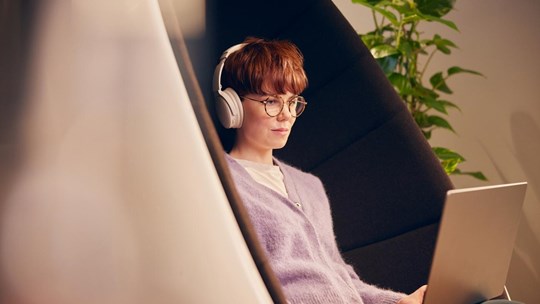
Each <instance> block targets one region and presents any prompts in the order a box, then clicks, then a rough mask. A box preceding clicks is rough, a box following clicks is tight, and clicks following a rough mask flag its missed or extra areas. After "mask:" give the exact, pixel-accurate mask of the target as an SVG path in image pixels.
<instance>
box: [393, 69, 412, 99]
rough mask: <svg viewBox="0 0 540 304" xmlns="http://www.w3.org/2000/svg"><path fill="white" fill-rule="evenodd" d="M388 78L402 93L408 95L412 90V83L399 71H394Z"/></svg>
mask: <svg viewBox="0 0 540 304" xmlns="http://www.w3.org/2000/svg"><path fill="white" fill-rule="evenodd" d="M388 80H390V82H391V83H392V85H393V86H394V88H396V90H397V91H398V92H399V93H400V95H408V94H410V92H411V91H412V89H411V83H410V82H409V80H408V79H407V77H406V76H404V75H401V74H399V73H392V74H390V75H389V76H388Z"/></svg>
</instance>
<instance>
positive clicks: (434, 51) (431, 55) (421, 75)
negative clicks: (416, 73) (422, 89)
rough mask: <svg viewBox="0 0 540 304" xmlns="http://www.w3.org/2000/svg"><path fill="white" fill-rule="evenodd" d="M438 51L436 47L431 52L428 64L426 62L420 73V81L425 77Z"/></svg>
mask: <svg viewBox="0 0 540 304" xmlns="http://www.w3.org/2000/svg"><path fill="white" fill-rule="evenodd" d="M436 52H437V49H436V48H435V49H434V50H433V51H432V52H431V54H429V57H428V59H427V60H426V64H424V68H423V69H422V72H421V73H420V77H419V79H420V81H422V78H424V73H425V72H426V69H427V67H428V65H429V63H430V62H431V59H432V58H433V55H435V53H436Z"/></svg>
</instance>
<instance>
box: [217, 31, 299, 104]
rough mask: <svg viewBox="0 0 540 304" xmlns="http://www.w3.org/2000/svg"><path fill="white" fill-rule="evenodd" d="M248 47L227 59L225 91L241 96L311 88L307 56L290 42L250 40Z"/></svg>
mask: <svg viewBox="0 0 540 304" xmlns="http://www.w3.org/2000/svg"><path fill="white" fill-rule="evenodd" d="M244 43H246V45H245V46H244V47H242V48H241V49H240V50H238V51H236V52H234V53H232V54H230V55H229V57H227V60H226V61H225V66H224V67H223V73H222V84H223V87H224V88H228V87H230V88H233V89H234V90H235V91H236V92H237V93H238V95H246V94H257V95H274V94H285V93H287V92H290V93H292V94H297V95H298V94H300V93H302V91H304V89H305V88H306V87H307V84H308V80H307V76H306V72H305V71H304V67H303V65H304V56H303V55H302V53H301V52H300V50H299V49H298V47H297V46H296V45H294V44H293V43H291V42H289V41H286V40H265V39H261V38H254V37H249V38H247V39H246V40H245V41H244Z"/></svg>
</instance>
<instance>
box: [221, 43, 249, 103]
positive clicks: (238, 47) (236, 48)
mask: <svg viewBox="0 0 540 304" xmlns="http://www.w3.org/2000/svg"><path fill="white" fill-rule="evenodd" d="M246 44H247V43H240V44H237V45H233V46H231V47H230V48H228V49H226V50H225V51H224V52H223V54H221V57H220V58H219V64H218V65H217V66H216V70H215V72H214V82H213V83H214V85H213V89H214V92H215V93H218V92H220V91H221V89H222V86H221V74H222V73H223V67H224V66H225V60H226V59H227V57H229V55H231V54H232V53H234V52H236V51H239V50H241V49H242V48H243V47H244V46H245V45H246Z"/></svg>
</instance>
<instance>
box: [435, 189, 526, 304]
mask: <svg viewBox="0 0 540 304" xmlns="http://www.w3.org/2000/svg"><path fill="white" fill-rule="evenodd" d="M526 187H527V183H526V182H522V183H514V184H504V185H496V186H487V187H476V188H467V189H456V190H450V191H448V193H447V195H446V202H445V205H444V210H443V215H442V220H441V224H440V227H439V234H438V237H437V244H436V247H435V253H434V256H433V262H432V265H431V271H430V275H429V280H428V288H427V291H426V294H425V297H424V304H446V303H448V304H474V303H479V302H482V301H485V300H488V299H493V298H496V297H498V296H500V295H502V294H503V293H504V285H505V282H506V276H507V274H508V268H509V265H510V259H511V258H512V251H513V248H514V241H515V239H516V234H517V230H518V226H519V221H520V218H521V208H522V205H523V201H524V198H525V190H526Z"/></svg>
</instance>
